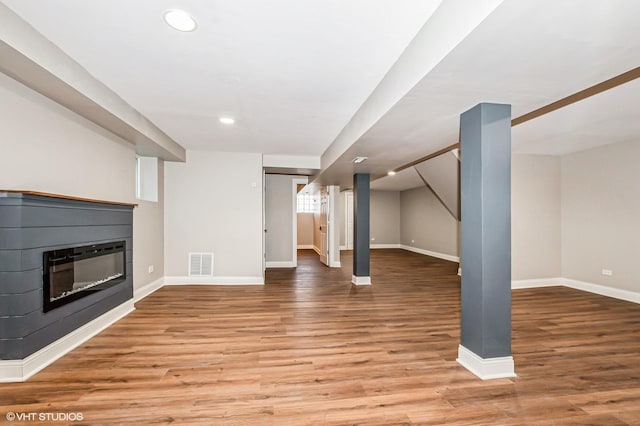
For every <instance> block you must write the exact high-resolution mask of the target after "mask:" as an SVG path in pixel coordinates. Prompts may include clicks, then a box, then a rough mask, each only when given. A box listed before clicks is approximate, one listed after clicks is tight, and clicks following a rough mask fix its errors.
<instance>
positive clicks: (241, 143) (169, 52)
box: [3, 0, 440, 156]
mask: <svg viewBox="0 0 640 426" xmlns="http://www.w3.org/2000/svg"><path fill="white" fill-rule="evenodd" d="M3 2H4V3H5V4H6V5H7V6H9V7H10V8H11V9H13V10H14V11H15V12H16V13H18V15H20V16H21V17H22V18H23V19H25V20H26V21H28V22H29V23H30V24H31V25H33V26H34V27H35V28H36V30H38V31H40V32H41V33H42V34H43V35H45V36H46V37H47V38H48V39H49V40H51V41H52V42H53V43H55V44H56V45H58V46H59V47H60V48H62V49H63V50H64V51H65V52H66V53H67V54H69V55H70V56H71V57H73V58H74V59H75V60H77V61H78V62H79V63H80V64H81V65H82V66H84V67H85V68H86V69H87V70H88V71H89V72H90V73H91V74H93V75H94V76H95V77H96V78H98V79H99V80H101V81H102V82H103V83H105V84H106V85H107V86H109V87H110V88H111V89H113V90H114V91H115V92H116V93H118V94H119V95H120V96H121V97H122V98H123V99H124V100H125V101H127V102H128V103H130V104H131V105H132V106H133V107H134V108H136V109H137V110H139V111H140V112H141V113H142V114H144V115H145V116H147V117H148V118H149V119H150V120H151V121H153V122H154V123H155V124H156V125H157V126H158V127H159V128H161V129H162V130H163V131H164V132H165V133H167V134H168V135H169V136H170V137H172V138H173V139H174V140H175V141H177V142H178V143H179V144H181V145H182V146H184V147H185V148H187V149H211V150H221V151H247V152H262V153H265V154H288V155H317V156H319V155H321V154H322V153H323V152H324V150H325V149H326V148H327V146H328V145H329V144H330V143H331V142H332V141H333V139H334V138H335V137H336V135H337V134H338V133H339V132H340V130H341V129H342V128H343V127H344V125H345V124H346V123H347V122H348V121H349V119H350V118H351V116H352V115H353V114H354V112H355V111H356V110H357V109H358V107H359V106H360V105H361V104H362V102H363V101H364V100H365V99H366V97H367V96H369V94H370V93H371V91H372V90H373V89H374V88H375V87H376V85H377V84H378V82H379V81H380V80H381V79H382V77H383V76H384V74H385V73H386V72H387V70H388V69H389V68H390V67H391V65H392V64H393V63H394V62H395V61H396V60H397V58H398V56H399V55H400V54H401V53H402V51H403V50H404V48H405V47H406V46H407V44H408V43H409V42H410V41H411V39H412V38H413V37H414V35H415V34H416V32H417V31H418V30H419V29H420V27H422V25H423V24H424V23H425V22H426V21H427V19H428V18H429V16H430V15H431V14H432V12H433V11H434V9H435V8H436V7H437V6H438V4H439V3H440V1H439V0H401V1H398V0H375V1H373V0H349V1H343V0H315V1H300V0H269V1H264V0H232V1H223V0H135V1H131V0H90V1H88V0H47V1H42V0H4V1H3ZM170 8H181V9H184V10H186V11H188V12H189V13H191V14H192V15H193V16H194V17H195V19H196V20H197V22H198V29H197V30H196V31H195V32H192V33H181V32H178V31H175V30H173V29H171V28H169V27H168V26H167V25H166V24H165V23H164V22H163V20H162V12H163V11H164V10H166V9H170ZM221 115H229V116H233V117H234V118H235V119H236V124H235V125H233V126H231V127H226V126H224V125H221V124H220V123H219V122H218V117H219V116H221Z"/></svg>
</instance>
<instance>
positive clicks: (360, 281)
mask: <svg viewBox="0 0 640 426" xmlns="http://www.w3.org/2000/svg"><path fill="white" fill-rule="evenodd" d="M351 283H352V284H355V285H371V277H356V276H355V275H351Z"/></svg>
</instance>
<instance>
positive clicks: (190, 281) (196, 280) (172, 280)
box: [164, 276, 264, 285]
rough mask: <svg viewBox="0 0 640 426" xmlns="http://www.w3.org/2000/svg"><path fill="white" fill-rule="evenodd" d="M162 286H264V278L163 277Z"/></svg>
mask: <svg viewBox="0 0 640 426" xmlns="http://www.w3.org/2000/svg"><path fill="white" fill-rule="evenodd" d="M164 285H264V278H262V277H260V276H255V277H219V276H215V277H164Z"/></svg>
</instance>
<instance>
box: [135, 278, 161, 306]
mask: <svg viewBox="0 0 640 426" xmlns="http://www.w3.org/2000/svg"><path fill="white" fill-rule="evenodd" d="M162 286H164V277H161V278H158V279H157V280H155V281H153V282H150V283H149V284H145V285H143V286H142V287H140V288H138V289H135V288H134V289H133V301H134V302H138V301H140V300H142V299H144V298H145V297H147V296H148V295H150V294H151V293H153V292H154V291H156V290H159V289H161V288H162Z"/></svg>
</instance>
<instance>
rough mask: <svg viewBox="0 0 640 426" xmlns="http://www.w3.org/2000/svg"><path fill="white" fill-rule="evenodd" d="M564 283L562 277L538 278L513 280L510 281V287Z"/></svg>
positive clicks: (519, 287)
mask: <svg viewBox="0 0 640 426" xmlns="http://www.w3.org/2000/svg"><path fill="white" fill-rule="evenodd" d="M562 285H564V279H562V278H540V279H534V280H513V281H511V289H513V290H516V289H521V288H537V287H556V286H562Z"/></svg>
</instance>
